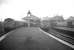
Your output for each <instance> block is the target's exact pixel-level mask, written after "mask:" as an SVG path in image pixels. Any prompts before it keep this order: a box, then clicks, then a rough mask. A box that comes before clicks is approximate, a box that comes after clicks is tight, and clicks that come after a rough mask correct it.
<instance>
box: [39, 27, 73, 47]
mask: <svg viewBox="0 0 74 50" xmlns="http://www.w3.org/2000/svg"><path fill="white" fill-rule="evenodd" d="M39 29H40V28H39ZM40 31H42V32H44V33H45V34H46V35H48V36H50V37H52V38H54V39H56V40H57V41H59V42H61V43H63V44H65V45H67V46H69V47H71V48H74V45H72V44H70V43H68V42H66V41H63V40H61V39H59V38H57V37H55V36H53V35H51V34H49V33H47V32H45V31H43V30H41V29H40Z"/></svg>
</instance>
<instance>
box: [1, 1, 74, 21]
mask: <svg viewBox="0 0 74 50" xmlns="http://www.w3.org/2000/svg"><path fill="white" fill-rule="evenodd" d="M73 2H74V0H0V20H1V19H2V20H3V19H5V18H9V17H10V18H13V19H16V20H20V19H21V18H23V17H25V16H26V15H27V12H28V10H30V11H31V13H32V14H33V15H35V16H37V17H40V18H42V17H46V16H48V17H53V16H55V15H62V16H63V17H64V18H65V19H67V18H69V16H74V3H73Z"/></svg>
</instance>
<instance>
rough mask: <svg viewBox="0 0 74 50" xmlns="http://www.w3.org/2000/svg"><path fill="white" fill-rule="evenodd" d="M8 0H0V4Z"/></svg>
mask: <svg viewBox="0 0 74 50" xmlns="http://www.w3.org/2000/svg"><path fill="white" fill-rule="evenodd" d="M7 1H8V0H0V5H2V4H6V3H7Z"/></svg>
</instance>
